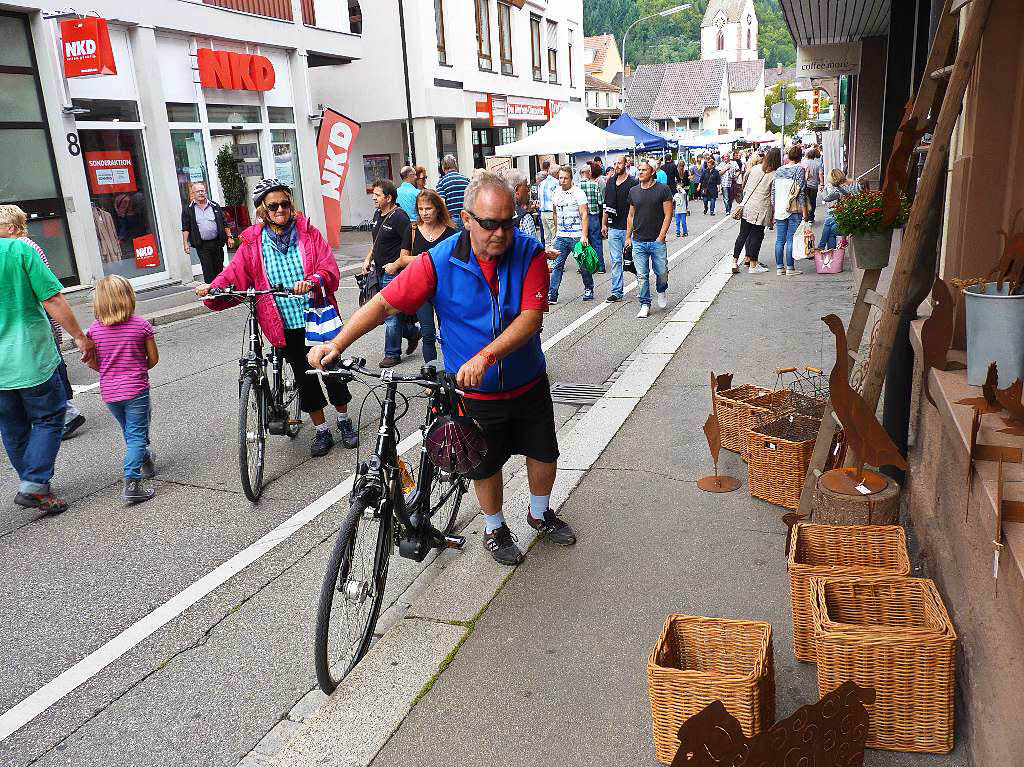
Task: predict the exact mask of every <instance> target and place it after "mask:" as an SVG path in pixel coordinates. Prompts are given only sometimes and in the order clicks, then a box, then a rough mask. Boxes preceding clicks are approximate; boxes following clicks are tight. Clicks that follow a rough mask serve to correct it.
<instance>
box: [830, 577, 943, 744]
mask: <svg viewBox="0 0 1024 767" xmlns="http://www.w3.org/2000/svg"><path fill="white" fill-rule="evenodd" d="M810 589H811V598H812V602H811V608H812V610H813V614H814V641H815V644H816V646H817V655H818V693H819V695H821V696H824V695H826V694H827V693H829V692H831V691H832V690H834V689H835V688H837V687H838V686H839V685H841V684H842V683H843V682H845V681H846V680H848V679H851V680H853V681H854V682H856V683H857V684H859V685H861V686H862V687H871V688H874V690H875V702H874V703H873V704H871V705H869V706H867V709H868V715H869V717H870V719H869V724H868V739H867V747H868V748H885V749H890V750H893V751H920V752H929V753H946V752H948V751H949V750H950V749H952V748H953V692H954V687H955V682H956V678H955V673H956V670H955V656H956V632H955V631H954V630H953V623H952V621H950V619H949V614H948V613H947V612H946V608H945V606H944V605H943V604H942V598H941V597H940V596H939V592H938V589H936V588H935V584H934V583H933V582H932V581H930V580H927V579H925V578H886V577H876V578H849V577H842V578H811V582H810Z"/></svg>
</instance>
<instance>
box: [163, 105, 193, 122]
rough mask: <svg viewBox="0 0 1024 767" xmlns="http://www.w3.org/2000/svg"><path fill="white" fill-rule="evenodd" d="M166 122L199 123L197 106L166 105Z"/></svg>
mask: <svg viewBox="0 0 1024 767" xmlns="http://www.w3.org/2000/svg"><path fill="white" fill-rule="evenodd" d="M167 121H168V122H172V123H197V122H199V105H198V104H173V103H168V104H167Z"/></svg>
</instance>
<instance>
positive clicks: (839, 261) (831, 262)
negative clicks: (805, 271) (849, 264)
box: [814, 237, 846, 274]
mask: <svg viewBox="0 0 1024 767" xmlns="http://www.w3.org/2000/svg"><path fill="white" fill-rule="evenodd" d="M845 258H846V238H845V237H843V238H842V239H840V240H839V245H838V246H837V247H835V248H833V249H832V250H815V251H814V271H816V272H817V273H818V274H841V273H842V271H843V260H844V259H845Z"/></svg>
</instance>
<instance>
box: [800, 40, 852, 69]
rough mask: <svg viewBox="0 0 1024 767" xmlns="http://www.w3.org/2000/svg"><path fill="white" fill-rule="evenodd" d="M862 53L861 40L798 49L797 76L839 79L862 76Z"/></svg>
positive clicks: (806, 46)
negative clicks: (840, 77)
mask: <svg viewBox="0 0 1024 767" xmlns="http://www.w3.org/2000/svg"><path fill="white" fill-rule="evenodd" d="M860 52H861V42H860V40H856V41H854V42H852V43H830V44H828V45H805V46H803V47H800V48H797V51H796V71H797V76H798V77H839V76H840V75H856V74H860Z"/></svg>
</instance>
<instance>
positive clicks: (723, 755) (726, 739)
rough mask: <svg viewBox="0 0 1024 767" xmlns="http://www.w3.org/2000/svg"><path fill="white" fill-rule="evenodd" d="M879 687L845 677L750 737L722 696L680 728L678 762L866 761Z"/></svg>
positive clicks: (783, 766)
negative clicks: (813, 700)
mask: <svg viewBox="0 0 1024 767" xmlns="http://www.w3.org/2000/svg"><path fill="white" fill-rule="evenodd" d="M874 701H875V691H874V690H872V689H870V688H865V687H860V686H858V685H857V684H856V683H855V682H849V681H847V682H843V683H842V684H841V685H840V686H839V687H837V688H836V689H835V690H833V691H832V692H830V693H828V694H827V695H826V696H825V697H823V698H822V699H821V700H819V701H818V702H817V703H815V704H813V705H810V706H801V707H800V708H798V709H797V710H796V711H795V712H794V713H793V714H792V715H790V716H788V717H786V718H785V719H783V720H782V721H781V722H779V723H777V724H776V725H774V726H773V727H771V728H770V729H768V730H766V731H765V732H762V733H759V734H758V735H755V736H754V737H753V738H747V737H746V736H745V735H744V734H743V730H742V729H741V727H740V723H739V721H738V720H737V719H736V718H735V717H734V716H732V715H731V714H730V713H729V712H728V711H726V709H725V706H724V705H722V701H720V700H716V701H714V702H713V703H711V704H710V705H709V706H707V707H706V708H704V709H703V710H702V711H700V712H699V713H697V714H695V715H694V716H691V717H690V718H689V719H687V720H686V721H685V722H683V726H682V727H680V728H679V750H678V751H677V752H676V755H675V758H674V759H673V760H672V767H765V766H768V765H770V766H771V767H790V766H791V765H792V767H862V765H863V764H864V743H865V741H866V740H867V737H868V711H867V709H866V708H865V704H870V703H874Z"/></svg>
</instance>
